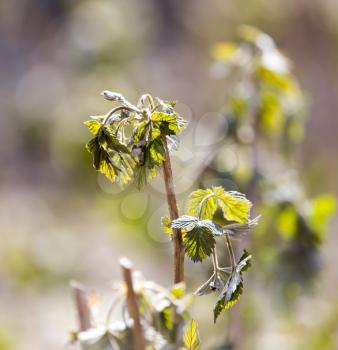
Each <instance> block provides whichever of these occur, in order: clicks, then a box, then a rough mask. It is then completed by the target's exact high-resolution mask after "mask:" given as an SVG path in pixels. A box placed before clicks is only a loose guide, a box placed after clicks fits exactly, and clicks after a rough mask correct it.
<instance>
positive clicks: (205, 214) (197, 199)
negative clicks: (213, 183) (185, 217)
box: [187, 188, 217, 219]
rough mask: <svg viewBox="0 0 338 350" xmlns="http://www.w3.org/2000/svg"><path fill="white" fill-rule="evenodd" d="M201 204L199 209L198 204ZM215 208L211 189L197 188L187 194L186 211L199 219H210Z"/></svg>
mask: <svg viewBox="0 0 338 350" xmlns="http://www.w3.org/2000/svg"><path fill="white" fill-rule="evenodd" d="M202 201H203V206H202V208H201V210H200V205H201V203H202ZM216 210H217V204H216V201H215V198H214V196H213V191H212V190H211V189H210V188H208V189H206V190H201V189H198V190H196V191H194V192H192V193H191V194H190V195H189V198H188V202H187V213H188V214H189V215H192V216H196V217H198V216H199V214H200V219H212V217H213V216H214V214H215V212H216Z"/></svg>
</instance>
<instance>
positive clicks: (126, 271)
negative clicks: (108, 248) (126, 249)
mask: <svg viewBox="0 0 338 350" xmlns="http://www.w3.org/2000/svg"><path fill="white" fill-rule="evenodd" d="M120 266H121V269H122V275H123V280H124V282H125V284H126V289H127V308H128V314H129V317H131V318H132V319H133V329H132V331H133V350H145V348H146V347H145V340H144V334H143V329H142V325H141V320H140V313H139V309H138V302H137V296H136V294H135V290H134V286H133V278H132V264H131V262H130V261H129V260H128V259H127V258H122V259H120Z"/></svg>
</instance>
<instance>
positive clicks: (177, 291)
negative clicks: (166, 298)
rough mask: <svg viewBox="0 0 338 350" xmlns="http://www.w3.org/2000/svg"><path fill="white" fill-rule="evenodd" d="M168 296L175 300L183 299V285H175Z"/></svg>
mask: <svg viewBox="0 0 338 350" xmlns="http://www.w3.org/2000/svg"><path fill="white" fill-rule="evenodd" d="M170 295H171V296H173V297H174V298H176V299H181V298H183V297H184V295H185V283H184V282H180V283H177V284H175V285H174V286H173V288H172V289H171V291H170Z"/></svg>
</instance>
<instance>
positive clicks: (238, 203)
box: [213, 186, 252, 223]
mask: <svg viewBox="0 0 338 350" xmlns="http://www.w3.org/2000/svg"><path fill="white" fill-rule="evenodd" d="M213 192H214V193H215V198H216V202H217V204H218V205H219V206H220V207H221V209H222V211H223V215H224V217H225V218H226V219H227V220H229V221H236V222H239V223H247V222H248V220H249V217H250V208H251V206H252V204H251V202H250V201H249V200H248V199H247V198H246V197H245V195H244V194H242V193H239V192H235V191H229V192H226V191H225V190H224V188H223V187H221V186H218V187H213Z"/></svg>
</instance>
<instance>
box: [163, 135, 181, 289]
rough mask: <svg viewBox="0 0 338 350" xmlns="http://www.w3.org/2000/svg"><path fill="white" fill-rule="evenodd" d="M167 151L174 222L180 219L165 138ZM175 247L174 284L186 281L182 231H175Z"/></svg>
mask: <svg viewBox="0 0 338 350" xmlns="http://www.w3.org/2000/svg"><path fill="white" fill-rule="evenodd" d="M163 144H164V150H165V160H164V162H163V177H164V183H165V189H166V193H167V202H168V207H169V214H170V220H171V221H173V220H175V219H177V218H178V217H179V214H178V207H177V200H176V195H175V190H174V181H173V174H172V168H171V161H170V155H169V150H168V145H167V139H166V137H165V136H164V137H163ZM173 245H174V283H180V282H183V281H184V244H183V237H182V231H181V230H180V229H173Z"/></svg>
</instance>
